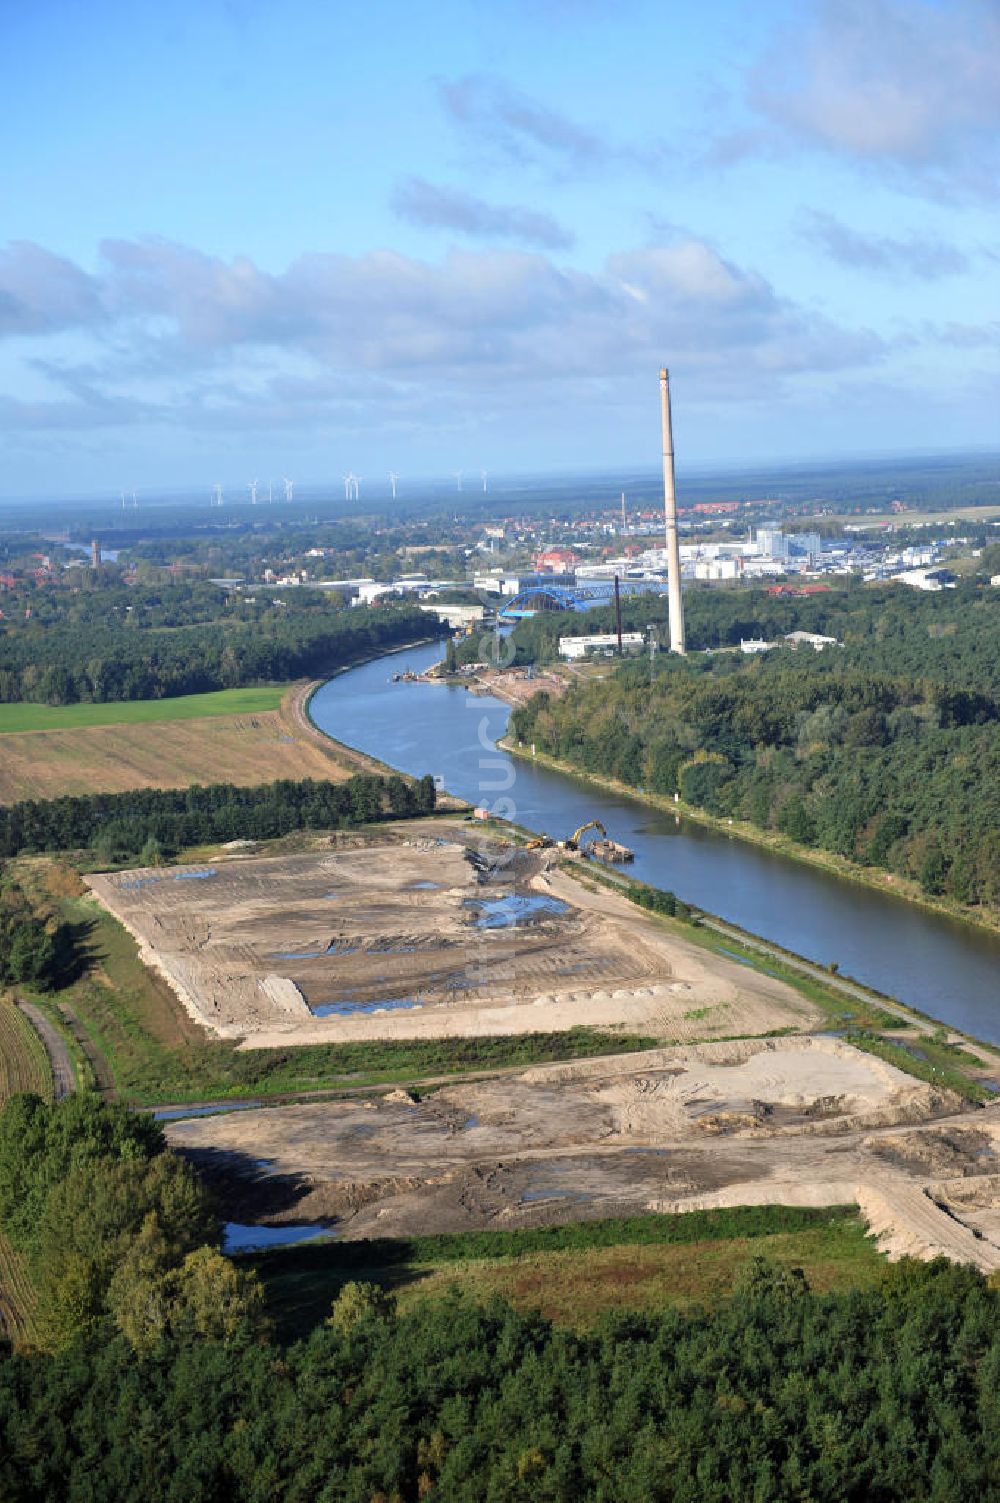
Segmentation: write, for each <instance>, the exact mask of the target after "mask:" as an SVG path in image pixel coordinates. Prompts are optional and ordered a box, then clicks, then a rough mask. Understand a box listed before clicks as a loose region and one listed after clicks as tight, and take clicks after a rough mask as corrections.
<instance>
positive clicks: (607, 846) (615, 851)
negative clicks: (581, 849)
mask: <svg viewBox="0 0 1000 1503" xmlns="http://www.w3.org/2000/svg"><path fill="white" fill-rule="evenodd" d="M585 854H586V855H588V856H592V857H593V858H594V860H595V861H610V862H613V863H614V864H615V865H616V866H625V865H627V863H628V862H629V861H634V860H635V851H630V850H629V848H628V846H627V845H622V843H621V841H619V840H611V839H610V837H609V838H607V839H604V840H592V841H591V842H590V845H589V846H588V847H587V850H586V853H585Z"/></svg>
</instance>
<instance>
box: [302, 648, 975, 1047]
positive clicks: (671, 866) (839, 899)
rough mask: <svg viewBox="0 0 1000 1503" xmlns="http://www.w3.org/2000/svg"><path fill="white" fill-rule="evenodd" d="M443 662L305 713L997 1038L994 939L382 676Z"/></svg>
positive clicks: (483, 704)
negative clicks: (550, 760) (512, 747)
mask: <svg viewBox="0 0 1000 1503" xmlns="http://www.w3.org/2000/svg"><path fill="white" fill-rule="evenodd" d="M440 656H441V647H440V645H437V644H431V645H429V646H425V647H419V648H412V649H408V650H404V651H402V652H397V653H393V654H391V655H390V656H388V657H384V658H380V659H378V660H377V661H376V662H374V663H367V664H365V665H363V666H362V667H360V668H353V669H351V670H349V671H348V672H346V673H342V674H340V675H339V676H338V677H337V678H334V679H331V680H330V681H329V682H328V683H326V684H324V685H323V687H322V688H321V689H319V690H318V691H317V693H316V694H315V695H314V696H313V700H312V704H311V706H310V712H311V715H312V718H313V720H314V721H315V723H316V724H317V725H318V726H319V727H320V729H321V730H324V731H326V732H328V734H329V735H331V736H333V737H335V738H336V739H337V740H338V741H343V742H344V743H345V744H346V745H348V746H353V747H357V748H358V749H359V750H361V751H364V752H368V753H369V754H371V755H372V756H376V757H379V758H381V760H382V761H384V762H388V763H389V764H390V765H391V766H393V767H398V768H400V769H401V770H402V771H404V772H409V773H413V774H415V775H417V776H419V775H421V774H423V773H425V772H430V773H434V774H436V775H440V776H441V777H442V778H443V779H444V785H445V787H446V788H447V789H448V790H449V791H450V792H452V793H456V794H458V795H460V796H461V797H462V798H466V799H468V800H469V801H470V803H473V804H485V805H487V806H489V807H491V808H496V812H497V813H500V814H503V815H505V816H506V817H508V818H511V819H514V820H516V821H517V822H518V823H519V824H523V825H526V826H528V827H529V828H530V829H533V830H538V831H543V830H544V831H545V832H546V833H547V834H549V835H551V836H552V837H553V838H555V839H564V838H565V837H566V836H567V835H569V834H571V833H572V831H573V830H574V829H576V827H577V826H578V825H581V824H583V823H584V822H585V821H586V820H588V819H600V820H601V821H602V822H603V823H604V824H605V825H606V826H607V829H608V833H609V834H610V835H611V836H613V837H614V839H616V840H620V841H623V842H624V844H625V845H628V846H630V847H631V848H632V849H633V850H634V851H635V853H636V860H635V865H634V866H633V867H631V868H630V870H631V871H633V872H634V873H635V875H636V876H637V877H640V878H642V879H643V880H644V881H647V882H651V883H653V884H654V885H655V886H657V887H664V888H669V889H670V890H671V891H673V892H675V893H676V894H677V895H678V897H680V898H683V899H684V900H685V901H686V902H689V903H693V904H695V905H697V906H700V907H703V908H706V909H708V910H709V911H710V912H712V913H717V914H719V915H720V917H722V918H725V919H729V920H730V921H731V922H732V923H735V924H739V925H741V926H742V927H743V928H745V929H749V930H751V931H752V932H753V933H755V934H760V935H762V936H764V937H765V938H766V939H771V940H775V941H776V942H777V943H778V944H780V945H784V946H785V947H786V948H787V949H790V950H794V951H796V952H797V953H798V954H800V955H805V956H807V957H808V958H809V959H810V960H815V961H818V962H820V963H821V964H824V965H826V964H828V963H829V962H830V961H836V962H837V963H838V965H839V966H840V969H841V971H842V972H844V973H845V974H847V975H850V976H854V977H856V978H857V979H858V980H859V981H863V982H865V983H867V985H869V986H873V987H875V988H877V989H878V990H879V991H882V992H886V993H888V994H889V995H890V996H893V997H898V998H899V1000H900V1001H902V1002H907V1003H909V1004H910V1005H911V1006H913V1007H917V1008H920V1009H921V1010H922V1011H924V1012H927V1013H930V1014H931V1015H932V1016H933V1017H935V1018H939V1019H941V1020H942V1021H943V1022H947V1023H951V1024H953V1025H954V1026H955V1027H956V1028H960V1029H963V1030H964V1031H965V1032H968V1033H972V1034H975V1035H977V1036H978V1037H980V1038H983V1039H987V1040H989V1041H990V1042H992V1043H997V1044H1000V936H994V935H992V934H987V933H985V932H983V931H981V930H976V929H974V928H972V927H971V926H970V925H965V924H962V923H959V922H956V921H954V920H951V919H948V918H944V917H941V916H939V915H937V914H932V913H928V912H926V911H925V910H923V909H921V908H918V907H916V906H915V905H913V904H910V903H907V902H905V901H904V900H903V899H901V898H898V897H894V896H893V895H892V894H891V893H888V892H886V893H881V892H879V891H877V890H874V889H872V888H869V887H865V886H862V885H861V884H860V883H855V882H850V881H847V880H845V879H843V878H840V877H835V876H831V875H829V874H828V873H826V872H823V871H820V870H818V869H817V868H815V867H811V866H808V865H807V864H806V863H804V862H798V861H794V860H790V859H789V858H787V857H783V856H776V855H774V854H772V853H771V852H769V851H764V850H761V849H760V848H758V847H757V846H754V845H750V844H748V843H747V842H746V841H741V840H738V839H736V838H733V837H728V836H726V835H724V834H719V833H717V832H715V831H712V830H707V829H705V828H704V827H703V826H701V825H698V824H695V823H693V822H692V821H689V820H678V819H677V818H676V817H675V816H674V815H672V814H669V813H663V812H661V811H659V810H657V809H651V808H650V807H648V806H647V805H646V804H644V803H642V802H641V800H638V799H629V798H625V797H621V796H618V795H616V794H613V793H608V792H606V791H605V790H603V789H600V788H595V787H592V786H591V785H590V784H588V783H587V782H585V781H584V780H582V779H576V778H574V777H572V776H569V775H566V774H563V773H558V772H553V771H551V770H550V769H546V768H543V767H540V766H538V765H536V764H533V763H531V762H530V761H525V760H523V759H522V758H519V757H511V756H508V755H507V754H506V753H505V752H503V751H500V750H498V749H497V747H496V742H497V740H498V739H499V738H500V737H502V736H503V735H504V733H505V732H506V729H507V721H508V718H509V716H510V706H509V705H507V704H505V703H504V702H503V701H502V700H499V699H495V698H493V697H492V696H488V695H475V694H470V693H469V692H468V690H466V689H463V688H459V687H453V686H450V685H445V684H432V683H412V682H411V683H397V684H394V683H392V682H391V679H392V675H393V674H394V673H400V672H402V671H404V670H405V669H406V668H412V669H413V670H414V671H417V672H419V671H420V670H422V669H424V668H427V667H429V666H430V665H431V664H432V663H434V662H436V661H437V660H438V659H439V658H440ZM501 800H502V801H503V803H502V804H501V805H500V807H497V806H498V803H499V801H501Z"/></svg>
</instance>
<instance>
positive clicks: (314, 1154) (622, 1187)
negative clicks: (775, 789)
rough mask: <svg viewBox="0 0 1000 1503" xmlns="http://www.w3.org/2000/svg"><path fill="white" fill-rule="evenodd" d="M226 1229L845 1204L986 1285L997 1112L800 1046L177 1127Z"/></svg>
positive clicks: (403, 1230)
mask: <svg viewBox="0 0 1000 1503" xmlns="http://www.w3.org/2000/svg"><path fill="white" fill-rule="evenodd" d="M167 1132H168V1137H169V1140H170V1142H171V1144H172V1145H173V1146H174V1147H175V1148H178V1149H181V1150H183V1151H185V1152H189V1153H192V1154H193V1155H194V1157H195V1158H196V1160H198V1161H199V1162H200V1163H201V1164H202V1166H203V1167H204V1168H206V1169H207V1170H208V1171H209V1172H210V1173H214V1174H215V1175H217V1176H219V1177H220V1178H221V1180H222V1182H223V1184H224V1197H225V1203H226V1208H227V1212H228V1214H229V1215H231V1216H233V1217H234V1218H236V1219H239V1220H247V1219H251V1218H253V1219H258V1218H262V1217H264V1218H267V1219H269V1220H272V1221H277V1222H280V1221H282V1220H293V1221H324V1220H328V1219H333V1220H335V1221H336V1222H337V1233H338V1235H339V1236H342V1237H346V1238H349V1239H354V1238H366V1237H382V1236H388V1237H392V1236H406V1235H413V1234H417V1233H429V1232H455V1231H466V1230H473V1229H478V1228H482V1227H493V1228H500V1227H507V1228H515V1227H519V1226H533V1225H540V1224H546V1223H552V1222H566V1221H575V1220H586V1219H591V1218H596V1217H603V1216H619V1215H634V1214H639V1213H642V1212H649V1211H661V1212H674V1211H685V1210H693V1209H703V1208H708V1207H716V1206H734V1205H741V1204H765V1203H771V1204H784V1205H810V1206H823V1205H833V1204H846V1203H849V1202H857V1203H858V1204H859V1205H860V1206H861V1209H862V1212H863V1213H864V1215H865V1216H866V1218H867V1219H868V1221H869V1224H870V1225H871V1227H872V1231H873V1232H874V1233H875V1234H876V1235H877V1236H878V1238H879V1243H880V1245H881V1246H883V1247H884V1248H885V1249H886V1250H887V1251H888V1252H889V1253H890V1254H900V1253H904V1252H905V1253H910V1254H913V1255H916V1256H923V1257H931V1256H936V1255H937V1254H939V1253H941V1254H944V1255H946V1256H948V1257H951V1258H953V1259H955V1260H956V1261H963V1262H972V1263H974V1264H975V1265H976V1266H977V1267H980V1268H983V1269H987V1270H990V1269H995V1268H1000V1107H990V1108H986V1109H979V1110H976V1111H969V1110H967V1109H966V1108H965V1105H964V1103H963V1102H961V1101H960V1100H959V1098H957V1097H955V1096H953V1095H952V1094H951V1093H949V1092H947V1091H942V1090H939V1089H936V1088H934V1087H932V1086H928V1085H925V1084H923V1083H922V1082H919V1081H915V1080H913V1079H912V1078H911V1077H910V1076H907V1075H904V1074H902V1073H901V1072H900V1071H898V1070H896V1069H895V1068H894V1067H893V1066H891V1065H887V1064H885V1063H884V1062H883V1061H881V1060H879V1059H877V1058H875V1057H874V1056H871V1055H868V1054H863V1053H861V1052H860V1051H859V1050H856V1049H854V1048H853V1047H852V1046H850V1045H849V1044H846V1043H844V1042H843V1041H841V1040H836V1039H831V1038H820V1037H815V1036H797V1037H787V1038H781V1039H755V1040H740V1041H735V1042H718V1043H712V1044H699V1045H691V1046H688V1047H685V1048H672V1049H657V1050H650V1051H647V1052H645V1053H641V1054H629V1055H619V1056H613V1057H604V1058H600V1059H592V1060H586V1061H580V1062H576V1063H571V1064H561V1065H551V1066H544V1067H535V1068H533V1069H529V1070H525V1071H523V1072H522V1073H520V1074H518V1075H515V1076H509V1075H508V1076H505V1077H504V1078H502V1079H496V1080H481V1081H474V1082H464V1083H461V1084H456V1085H452V1086H446V1087H444V1088H442V1089H440V1090H437V1091H435V1092H433V1093H432V1094H430V1095H428V1096H426V1097H424V1098H423V1099H422V1100H416V1099H414V1098H413V1097H412V1096H411V1095H410V1094H409V1093H407V1092H405V1091H401V1090H397V1091H393V1092H390V1093H388V1094H387V1095H384V1096H381V1097H377V1098H372V1097H367V1098H358V1099H353V1100H346V1101H337V1102H322V1103H311V1104H308V1105H299V1106H285V1107H276V1108H272V1109H262V1110H250V1111H240V1112H234V1113H229V1114H227V1115H222V1116H216V1117H203V1118H200V1119H191V1120H186V1121H177V1122H172V1123H170V1124H169V1126H168V1128H167Z"/></svg>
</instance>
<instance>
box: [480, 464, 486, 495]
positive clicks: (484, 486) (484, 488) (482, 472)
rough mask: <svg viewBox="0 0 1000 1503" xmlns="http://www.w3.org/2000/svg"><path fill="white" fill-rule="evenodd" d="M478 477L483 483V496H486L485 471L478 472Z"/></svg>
mask: <svg viewBox="0 0 1000 1503" xmlns="http://www.w3.org/2000/svg"><path fill="white" fill-rule="evenodd" d="M479 475H480V478H481V480H482V482H483V495H484V496H485V495H486V471H485V470H480V471H479Z"/></svg>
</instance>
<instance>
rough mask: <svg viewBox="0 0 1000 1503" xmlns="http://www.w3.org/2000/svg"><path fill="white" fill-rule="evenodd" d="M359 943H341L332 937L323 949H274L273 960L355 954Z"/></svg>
mask: <svg viewBox="0 0 1000 1503" xmlns="http://www.w3.org/2000/svg"><path fill="white" fill-rule="evenodd" d="M360 948H361V946H360V945H347V944H341V942H340V941H339V940H336V939H332V940H331V941H330V943H329V944H328V945H327V947H326V949H325V950H275V952H274V956H273V958H274V959H275V960H322V959H324V957H325V956H327V955H356V954H357V953H358V951H359V949H360Z"/></svg>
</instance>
